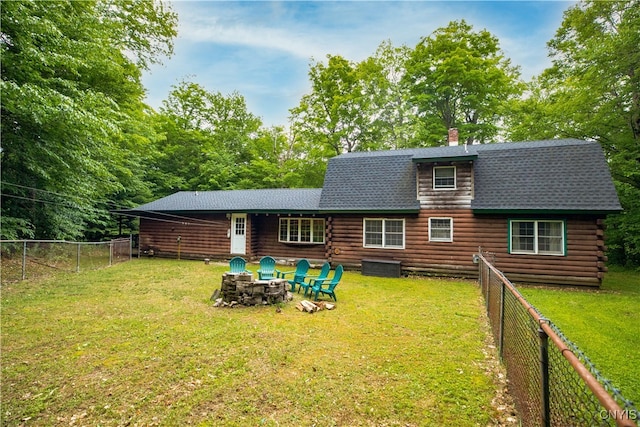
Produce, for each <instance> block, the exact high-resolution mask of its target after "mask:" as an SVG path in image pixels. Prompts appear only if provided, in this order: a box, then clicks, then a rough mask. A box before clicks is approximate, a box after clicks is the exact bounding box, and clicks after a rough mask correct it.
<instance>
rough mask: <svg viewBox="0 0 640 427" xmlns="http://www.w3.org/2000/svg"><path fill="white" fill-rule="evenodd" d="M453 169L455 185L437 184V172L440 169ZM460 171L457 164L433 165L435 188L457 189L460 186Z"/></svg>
mask: <svg viewBox="0 0 640 427" xmlns="http://www.w3.org/2000/svg"><path fill="white" fill-rule="evenodd" d="M444 169H447V170H453V186H451V185H447V186H442V185H440V186H439V185H437V184H436V174H437V171H439V170H444ZM457 178H458V171H457V169H456V167H455V166H434V167H433V189H434V190H455V189H456V188H458V179H457Z"/></svg>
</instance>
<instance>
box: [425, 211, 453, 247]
mask: <svg viewBox="0 0 640 427" xmlns="http://www.w3.org/2000/svg"><path fill="white" fill-rule="evenodd" d="M434 219H435V220H443V221H449V237H447V238H443V237H434V236H433V234H434V233H433V229H434V227H433V225H432V222H431V221H433V220H434ZM429 241H430V242H453V218H451V217H431V218H429Z"/></svg>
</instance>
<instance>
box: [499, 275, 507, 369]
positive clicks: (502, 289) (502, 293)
mask: <svg viewBox="0 0 640 427" xmlns="http://www.w3.org/2000/svg"><path fill="white" fill-rule="evenodd" d="M505 288H506V285H505V283H504V281H502V280H500V335H499V336H498V352H499V355H500V360H502V355H503V354H504V351H503V348H504V300H505V298H504V296H505Z"/></svg>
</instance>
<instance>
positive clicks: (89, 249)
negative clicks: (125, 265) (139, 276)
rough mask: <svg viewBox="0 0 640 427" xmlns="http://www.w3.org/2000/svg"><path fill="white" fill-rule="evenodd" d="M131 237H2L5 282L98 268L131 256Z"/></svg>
mask: <svg viewBox="0 0 640 427" xmlns="http://www.w3.org/2000/svg"><path fill="white" fill-rule="evenodd" d="M131 255H132V254H131V238H130V237H129V238H126V239H115V240H111V241H108V242H67V241H64V240H0V257H1V258H0V263H1V264H0V265H1V267H2V283H10V282H16V281H19V280H24V279H27V278H28V279H34V278H38V277H43V276H47V275H51V274H52V273H53V272H56V271H68V272H79V271H86V270H97V269H100V268H104V267H108V266H110V265H112V264H115V263H119V262H123V261H129V260H130V259H131Z"/></svg>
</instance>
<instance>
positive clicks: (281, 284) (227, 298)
mask: <svg viewBox="0 0 640 427" xmlns="http://www.w3.org/2000/svg"><path fill="white" fill-rule="evenodd" d="M288 287H289V283H288V282H287V280H286V279H269V280H253V275H252V274H251V273H237V274H236V273H225V274H223V275H222V287H221V289H220V297H221V300H222V301H221V302H223V303H227V304H229V305H233V304H234V303H235V304H242V305H267V304H277V303H281V302H285V301H286V300H287V289H288Z"/></svg>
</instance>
